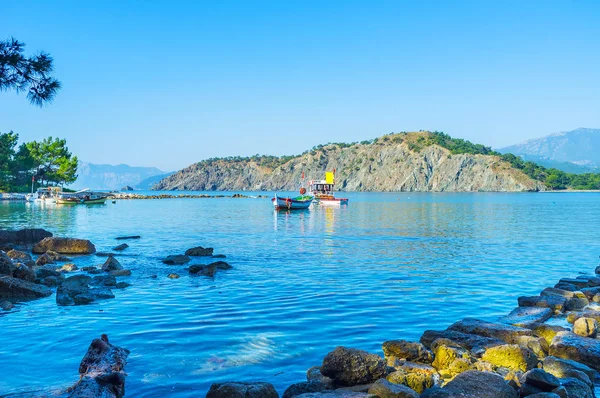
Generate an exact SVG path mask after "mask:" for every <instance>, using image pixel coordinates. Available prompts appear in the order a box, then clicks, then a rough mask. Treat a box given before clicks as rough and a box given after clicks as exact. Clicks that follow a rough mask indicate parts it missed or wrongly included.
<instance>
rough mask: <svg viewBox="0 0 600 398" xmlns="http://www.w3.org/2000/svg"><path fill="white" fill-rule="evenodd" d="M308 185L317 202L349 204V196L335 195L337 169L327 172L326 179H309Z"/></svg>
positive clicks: (322, 203)
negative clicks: (337, 196)
mask: <svg viewBox="0 0 600 398" xmlns="http://www.w3.org/2000/svg"><path fill="white" fill-rule="evenodd" d="M308 187H309V188H308V190H309V193H310V195H312V196H314V198H315V199H314V201H315V204H320V205H335V206H339V205H347V204H348V199H347V198H336V197H335V193H334V188H335V171H333V172H330V171H328V172H326V173H325V179H324V180H312V181H309V182H308Z"/></svg>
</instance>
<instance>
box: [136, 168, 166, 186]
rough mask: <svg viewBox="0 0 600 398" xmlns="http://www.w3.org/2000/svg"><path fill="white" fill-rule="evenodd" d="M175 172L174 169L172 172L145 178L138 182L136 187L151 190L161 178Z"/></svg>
mask: <svg viewBox="0 0 600 398" xmlns="http://www.w3.org/2000/svg"><path fill="white" fill-rule="evenodd" d="M174 173H175V172H174V171H172V172H170V173H165V174H158V175H155V176H152V177H148V178H145V179H143V180H142V181H140V182H138V183H137V184H136V185H135V188H136V189H142V190H150V189H152V187H153V186H154V185H155V184H157V183H158V182H160V181H161V180H163V179H165V178H167V177H169V176H171V175H172V174H174Z"/></svg>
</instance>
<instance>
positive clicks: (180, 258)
mask: <svg viewBox="0 0 600 398" xmlns="http://www.w3.org/2000/svg"><path fill="white" fill-rule="evenodd" d="M189 261H190V258H189V257H188V256H185V255H183V254H176V255H174V256H168V257H167V258H165V259H164V260H163V261H162V262H163V263H165V264H169V265H182V264H185V263H188V262H189Z"/></svg>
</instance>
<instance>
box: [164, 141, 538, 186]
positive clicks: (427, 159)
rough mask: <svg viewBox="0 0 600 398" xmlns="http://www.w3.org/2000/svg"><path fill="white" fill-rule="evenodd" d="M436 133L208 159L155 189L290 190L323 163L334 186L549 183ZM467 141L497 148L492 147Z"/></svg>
mask: <svg viewBox="0 0 600 398" xmlns="http://www.w3.org/2000/svg"><path fill="white" fill-rule="evenodd" d="M442 136H445V135H443V134H442ZM445 137H447V136H445ZM437 138H438V136H436V135H435V133H429V132H418V133H399V134H390V135H387V136H384V137H381V138H378V139H375V140H371V141H363V142H362V143H353V144H328V145H325V146H319V147H316V148H313V149H312V150H311V151H307V152H305V153H304V154H302V155H299V156H294V157H292V156H288V157H281V158H277V157H272V156H255V157H252V158H224V159H209V160H205V161H202V162H199V163H196V164H193V165H191V166H189V167H187V168H185V169H183V170H180V171H178V172H176V173H175V174H173V175H171V176H169V177H167V178H165V179H163V180H162V181H160V182H159V183H158V184H157V185H155V186H154V189H158V190H210V191H212V190H267V191H274V190H288V191H292V190H296V189H297V188H298V184H299V181H300V178H301V174H302V172H304V173H305V175H306V177H307V179H323V178H324V174H325V171H331V170H333V169H336V171H337V173H336V187H337V189H338V190H344V191H421V192H426V191H434V192H442V191H450V192H463V191H466V192H473V191H501V192H512V191H537V190H543V189H545V187H544V185H543V184H542V183H540V182H539V181H536V180H533V179H531V178H530V177H528V176H527V175H525V174H524V173H523V172H522V171H521V170H518V169H515V168H513V167H512V166H511V164H509V163H507V162H505V161H503V160H502V159H501V158H500V157H499V156H496V155H484V154H469V153H456V152H457V151H459V152H460V148H459V149H456V148H453V149H452V150H451V149H448V148H445V147H443V146H440V145H438V144H436V142H437V141H436V140H437ZM448 138H449V137H448ZM438 141H439V140H438ZM453 141H459V142H461V143H468V142H466V141H462V140H453ZM468 145H471V146H473V147H475V148H483V150H482V152H487V151H489V152H490V153H491V152H492V151H491V149H489V148H487V147H483V146H480V145H474V144H471V143H468ZM453 152H455V153H453Z"/></svg>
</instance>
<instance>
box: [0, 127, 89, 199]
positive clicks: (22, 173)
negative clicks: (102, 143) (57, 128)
mask: <svg viewBox="0 0 600 398" xmlns="http://www.w3.org/2000/svg"><path fill="white" fill-rule="evenodd" d="M18 141H19V135H18V134H16V133H14V132H12V131H11V132H9V133H4V134H2V133H0V190H1V191H13V192H24V191H28V190H29V187H30V185H29V184H30V182H31V179H32V177H35V180H36V181H37V183H38V184H40V185H44V186H47V185H64V184H70V183H72V182H74V181H75V180H76V179H77V162H78V161H77V157H76V156H73V155H72V154H71V152H69V148H67V146H66V141H65V140H61V139H58V138H54V139H53V138H52V137H49V138H46V139H44V140H42V141H41V142H36V141H32V142H28V143H23V144H21V145H20V146H18V147H17V143H18Z"/></svg>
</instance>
